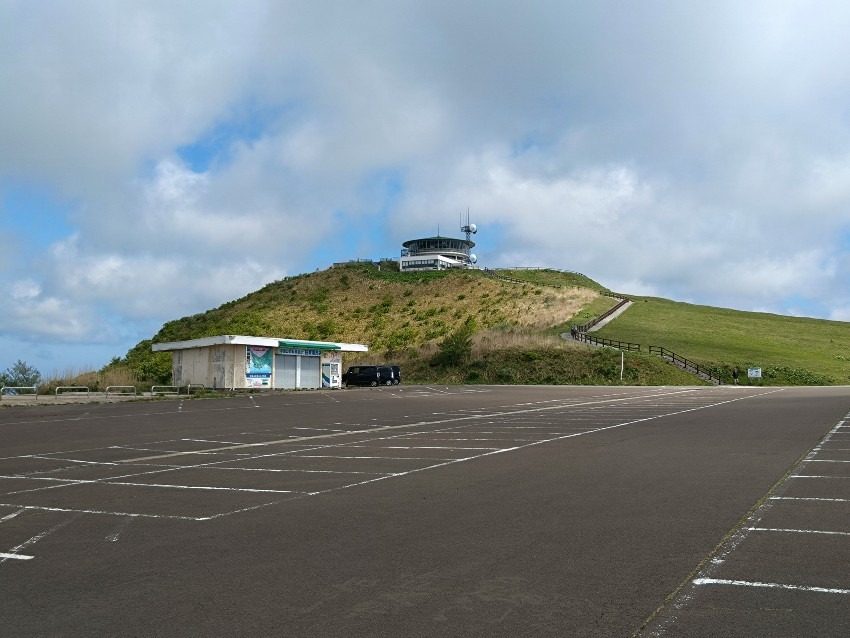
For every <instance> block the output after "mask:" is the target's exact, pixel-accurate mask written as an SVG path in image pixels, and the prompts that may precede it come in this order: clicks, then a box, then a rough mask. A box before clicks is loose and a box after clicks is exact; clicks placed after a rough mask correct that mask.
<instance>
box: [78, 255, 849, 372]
mask: <svg viewBox="0 0 850 638" xmlns="http://www.w3.org/2000/svg"><path fill="white" fill-rule="evenodd" d="M497 274H499V275H504V276H506V277H510V278H511V279H514V280H519V283H517V282H507V281H502V280H499V279H495V278H492V277H489V276H487V274H486V273H485V272H483V271H478V270H447V271H429V272H421V273H400V272H398V271H397V269H395V268H393V267H392V264H391V263H385V264H382V267H381V268H380V270H379V269H378V268H376V267H375V266H374V265H372V264H369V263H357V264H349V265H344V266H340V267H334V268H329V269H327V270H324V271H317V272H314V273H308V274H303V275H298V276H295V277H287V278H286V279H283V280H280V281H276V282H273V283H271V284H269V285H267V286H265V287H263V288H262V289H260V290H258V291H256V292H254V293H251V294H249V295H246V296H245V297H243V298H241V299H236V300H233V301H230V302H228V303H225V304H222V305H221V306H220V307H218V308H215V309H212V310H209V311H207V312H204V313H200V314H197V315H192V316H190V317H184V318H182V319H177V320H174V321H169V322H168V323H166V324H165V325H164V326H163V328H162V330H160V331H159V333H158V334H157V335H155V336H154V337H153V339H152V340H150V341H143V342H141V343H139V344H138V345H137V346H136V347H134V348H133V349H131V350H130V351H129V352H128V353H127V356H126V357H125V358H124V359H121V360H119V361H118V362H117V366H118V367H124V368H129V369H131V370H132V371H133V372H134V374H135V376H136V377H137V378H138V379H144V380H146V381H147V382H148V383H151V382H154V383H157V384H166V383H168V381H167V379H168V378H169V376H170V357H169V355H168V354H163V353H156V354H154V353H151V351H150V346H151V343H152V342H163V341H180V340H186V339H195V338H198V337H205V336H213V335H219V334H244V335H257V336H271V337H290V338H295V339H316V340H327V341H341V342H349V343H364V344H366V345H368V346H369V349H370V352H369V353H368V354H367V355H365V356H353V355H347V356H346V358H345V364H346V365H352V364H355V363H385V362H386V363H397V364H400V365H403V366H404V369H405V374H404V378H405V381H406V382H411V381H419V382H428V383H444V382H452V381H458V382H461V381H462V382H464V383H472V382H480V383H485V382H486V383H599V384H608V383H619V354H618V353H616V352H611V351H607V350H598V349H594V348H588V347H586V346H578V345H576V344H572V343H566V342H564V340H562V339H560V338H559V337H558V335H559V333H563V332H568V331H569V328H570V326H571V325H572V324H583V323H586V322H587V321H588V320H590V319H592V318H593V317H596V316H598V315H599V314H601V313H602V312H604V311H606V310H608V309H609V308H611V307H612V306H613V305H614V304H616V303H617V300H616V299H613V298H611V297H608V296H606V293H607V292H609V291H608V290H607V289H606V288H605V287H603V286H601V285H600V284H598V283H596V282H594V281H593V280H591V279H589V278H587V277H585V276H584V275H581V274H579V273H572V272H562V271H558V270H551V269H539V270H523V269H510V270H499V271H497ZM634 299H635V304H634V305H633V306H632V307H631V308H630V309H629V310H627V311H626V312H625V313H624V314H622V315H621V316H620V317H618V318H617V319H616V320H614V321H613V322H611V323H610V324H608V325H607V326H605V327H604V328H602V329H601V330H599V331H598V332H597V333H595V334H597V335H598V336H600V337H607V338H610V339H616V340H621V341H630V342H633V343H640V344H642V345H643V346H644V349H645V351H646V349H647V348H646V347H647V346H649V345H658V346H663V347H665V348H667V349H669V350H672V351H674V352H676V353H677V354H679V355H681V356H683V357H687V358H688V359H691V360H693V361H695V362H696V363H699V364H701V365H704V366H707V367H709V368H710V369H711V370H712V372H714V374H715V375H716V376H719V377H721V378H722V379H724V381H726V382H731V379H732V369H733V368H734V367H737V368H738V369H739V371H741V379H742V380H743V381H745V382H746V381H747V377H746V369H747V368H748V367H761V368H762V370H763V375H764V379H763V383H766V384H789V385H814V384H839V383H848V381H850V324H847V323H842V322H830V321H822V320H816V319H800V318H794V317H783V316H779V315H769V314H763V313H747V312H740V311H734V310H726V309H722V308H711V307H707V306H695V305H692V304H684V303H678V302H673V301H668V300H664V299H656V298H643V297H636V298H634ZM468 322H471V323H470V324H469V325H474V326H475V333H474V335H473V337H472V352H471V353H470V358H469V361H468V363H467V364H466V365H465V366H461V367H458V368H452V367H446V366H436V365H432V363H433V362H434V356H435V354H436V353H437V352H438V351H439V344H440V343H441V341H442V340H443V339H445V338H446V337H447V336H449V335H451V334H454V333H455V332H456V331H457V330H458V329H459V328H461V327H462V326H464V325H467V324H468ZM522 353H525V354H522ZM627 357H628V360H629V361H631V362H632V363H631V364H630V366H631V367H630V368H629V369H628V370H627V375H626V377H625V379H624V382H625V383H636V384H655V385H658V384H661V385H664V384H670V385H674V384H677V385H678V384H684V385H692V384H694V383H699V382H698V381H697V379H696V378H695V377H693V376H691V375H688V374H686V373H684V372H681V371H679V370H678V369H677V368H675V367H674V366H671V365H669V364H666V363H665V362H663V361H661V360H660V359H659V358H658V357H651V356H649V355H647V354H645V355H643V356H641V355H637V354H629V355H627ZM614 359H617V361H616V363H617V375H616V379H614V378H613V377H612V376H611V374H612V373H611V367H610V366H611V365H613V364H611V361H613V360H614ZM101 372H104V371H101ZM67 385H73V384H72V383H67ZM128 385H130V384H128Z"/></svg>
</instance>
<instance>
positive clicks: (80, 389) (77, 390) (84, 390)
mask: <svg viewBox="0 0 850 638" xmlns="http://www.w3.org/2000/svg"><path fill="white" fill-rule="evenodd" d="M60 390H63V392H62V394H65V393H71V394H85V395H86V396H87V397H88V395H89V394H90V393H91V390H89V389H88V387H86V386H84V385H58V386H56V389H55V390H54V394H55V395H56V396H57V397H58V396H59V391H60Z"/></svg>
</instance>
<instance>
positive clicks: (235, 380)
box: [171, 345, 246, 388]
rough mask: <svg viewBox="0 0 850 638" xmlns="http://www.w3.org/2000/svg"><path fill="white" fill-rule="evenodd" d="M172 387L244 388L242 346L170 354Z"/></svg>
mask: <svg viewBox="0 0 850 638" xmlns="http://www.w3.org/2000/svg"><path fill="white" fill-rule="evenodd" d="M171 375H172V379H173V380H172V383H173V384H174V385H178V386H184V385H188V384H189V383H199V384H203V385H204V386H206V387H208V388H244V387H246V381H245V346H243V345H216V346H207V347H203V348H187V349H185V350H175V351H174V352H172V353H171Z"/></svg>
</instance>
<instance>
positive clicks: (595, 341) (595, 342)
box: [575, 332, 641, 352]
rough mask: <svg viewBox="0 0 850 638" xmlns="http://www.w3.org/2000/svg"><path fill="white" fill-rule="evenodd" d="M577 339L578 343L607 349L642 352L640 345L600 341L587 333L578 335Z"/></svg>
mask: <svg viewBox="0 0 850 638" xmlns="http://www.w3.org/2000/svg"><path fill="white" fill-rule="evenodd" d="M575 339H576V341H584V342H587V343H592V344H593V345H596V346H604V347H607V348H616V349H617V350H625V351H626V352H641V349H640V344H639V343H632V342H630V341H617V340H616V339H600V338H599V337H594V336H593V335H589V334H587V333H586V332H578V333H576V335H575Z"/></svg>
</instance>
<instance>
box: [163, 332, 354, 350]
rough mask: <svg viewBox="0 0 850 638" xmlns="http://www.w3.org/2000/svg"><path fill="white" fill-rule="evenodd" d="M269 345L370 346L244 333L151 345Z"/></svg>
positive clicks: (165, 347)
mask: <svg viewBox="0 0 850 638" xmlns="http://www.w3.org/2000/svg"><path fill="white" fill-rule="evenodd" d="M222 345H229V346H240V345H244V346H267V347H270V348H312V349H315V350H339V351H341V352H369V348H368V346H365V345H363V344H361V343H336V342H333V341H309V340H306V339H284V338H281V337H250V336H244V335H217V336H215V337H201V338H200V339H189V340H188V341H170V342H168V343H155V344H153V346H151V350H153V351H154V352H171V351H172V350H187V349H189V348H205V347H209V346H222Z"/></svg>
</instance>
